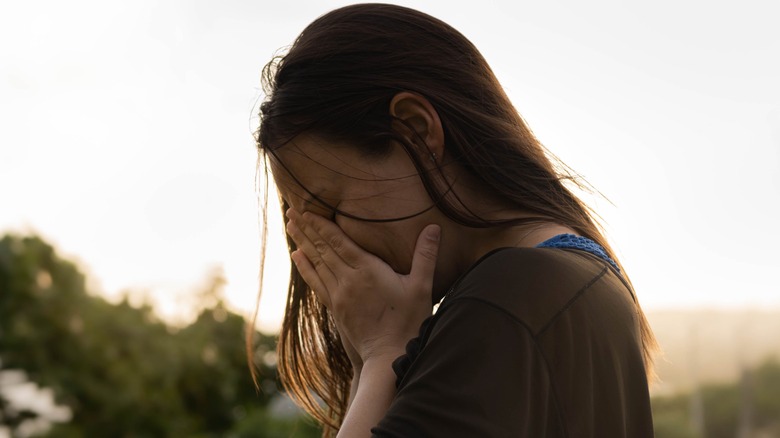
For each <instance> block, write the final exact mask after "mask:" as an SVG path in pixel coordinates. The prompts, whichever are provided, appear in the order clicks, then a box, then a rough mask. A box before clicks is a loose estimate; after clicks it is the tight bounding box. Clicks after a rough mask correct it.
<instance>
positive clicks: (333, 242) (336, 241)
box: [328, 236, 344, 252]
mask: <svg viewBox="0 0 780 438" xmlns="http://www.w3.org/2000/svg"><path fill="white" fill-rule="evenodd" d="M328 242H329V243H330V246H331V248H333V250H334V251H336V252H338V251H340V250H341V249H342V248H343V247H344V239H342V238H341V236H331V237H330V238H329V239H328Z"/></svg>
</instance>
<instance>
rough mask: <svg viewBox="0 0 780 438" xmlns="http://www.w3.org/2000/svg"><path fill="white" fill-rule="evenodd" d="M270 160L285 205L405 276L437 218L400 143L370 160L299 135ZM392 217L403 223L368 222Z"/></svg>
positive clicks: (354, 151) (351, 149)
mask: <svg viewBox="0 0 780 438" xmlns="http://www.w3.org/2000/svg"><path fill="white" fill-rule="evenodd" d="M269 158H270V163H271V172H272V173H273V176H274V180H275V181H276V184H277V187H278V188H279V191H280V193H281V194H282V197H283V198H284V200H285V201H287V203H288V204H289V205H290V206H292V207H293V208H294V209H296V210H298V211H299V212H304V211H310V212H312V213H315V214H319V215H321V216H323V217H326V218H329V219H331V220H333V221H334V222H336V224H338V225H339V226H340V227H341V229H342V230H343V231H344V233H345V234H347V235H348V236H349V237H350V238H351V239H352V240H354V241H355V243H357V244H358V245H359V246H361V247H362V248H363V249H365V250H366V251H368V252H370V253H372V254H374V255H376V256H377V257H379V258H381V259H382V260H384V261H385V262H386V263H388V264H389V265H390V266H391V267H392V268H393V269H394V270H395V271H396V272H398V273H402V274H407V273H408V272H409V270H410V268H411V258H412V254H413V252H414V246H415V243H416V241H417V236H418V235H419V233H420V231H422V229H423V228H424V227H425V226H426V225H428V224H431V223H439V222H440V220H441V218H442V216H441V213H440V212H439V210H438V209H436V208H433V207H432V206H433V201H432V200H431V198H430V197H429V196H428V194H427V192H426V191H425V188H424V187H423V185H422V182H421V180H420V177H419V175H418V173H417V170H416V169H415V167H414V165H413V164H412V162H411V160H410V158H409V157H408V155H407V154H406V152H405V151H404V150H403V148H402V147H401V146H400V145H395V146H394V147H393V148H392V150H391V152H390V153H389V154H387V155H383V156H381V157H371V156H366V155H365V154H363V153H362V152H361V151H360V150H359V149H358V148H356V147H354V146H350V145H343V144H335V143H332V142H328V141H326V140H322V139H320V138H318V137H314V136H309V135H301V136H298V137H296V139H295V140H293V141H292V142H290V143H288V144H287V145H285V146H283V147H281V148H279V149H276V150H275V151H274V152H273V154H269ZM311 195H315V196H316V197H317V198H319V199H321V200H322V201H324V202H325V203H327V204H328V205H329V206H326V205H323V204H322V203H320V202H319V201H317V200H316V199H313V197H312V196H311ZM334 208H335V209H337V210H338V212H334V210H333V209H334ZM341 213H343V214H341ZM334 214H335V215H334ZM345 215H346V216H345ZM349 216H354V217H356V218H361V219H356V218H353V217H349ZM410 216H411V217H410ZM395 218H406V219H401V220H394V221H389V222H371V221H370V220H372V219H373V220H376V219H395Z"/></svg>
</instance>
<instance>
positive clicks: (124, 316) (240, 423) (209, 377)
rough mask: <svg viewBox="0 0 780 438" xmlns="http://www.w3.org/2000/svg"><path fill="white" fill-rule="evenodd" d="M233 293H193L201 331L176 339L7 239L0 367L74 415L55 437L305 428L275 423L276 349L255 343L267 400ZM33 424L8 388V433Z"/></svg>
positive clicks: (218, 284) (2, 252) (34, 247)
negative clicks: (230, 299) (255, 378)
mask: <svg viewBox="0 0 780 438" xmlns="http://www.w3.org/2000/svg"><path fill="white" fill-rule="evenodd" d="M224 283H225V280H224V278H223V277H222V274H221V272H220V271H215V272H213V273H212V274H211V276H210V279H209V281H208V282H207V285H206V287H204V288H203V290H200V291H195V292H193V294H194V296H197V297H198V301H199V303H200V304H199V306H200V312H199V315H198V317H197V319H196V320H195V321H194V322H193V323H191V324H189V325H187V326H185V327H181V328H177V327H172V326H170V325H167V324H165V323H163V322H162V321H160V320H159V319H158V318H157V317H156V316H155V314H154V312H153V309H152V308H151V307H150V306H149V305H148V304H146V305H142V306H140V307H134V306H132V305H130V303H129V302H128V301H127V299H125V300H124V301H123V302H121V303H119V304H116V305H115V304H111V303H108V302H106V301H105V300H104V299H102V298H100V297H98V296H95V295H92V294H90V293H89V291H88V290H87V288H86V282H85V278H84V275H83V274H82V273H81V272H79V269H78V268H77V267H76V265H75V264H73V263H72V262H70V261H67V260H64V259H61V258H60V257H58V256H57V254H56V253H55V251H54V249H53V248H52V247H51V246H50V245H48V244H47V243H46V242H44V241H43V240H42V239H40V238H39V237H36V236H24V237H23V236H16V235H6V236H4V237H3V238H2V239H0V361H2V362H0V364H1V365H0V366H2V368H3V369H5V370H24V372H25V373H26V375H27V377H28V378H29V380H30V381H32V382H35V383H37V384H38V385H40V386H42V387H46V388H51V389H52V390H53V392H54V395H55V399H56V401H57V402H58V403H59V404H61V405H64V406H67V407H68V408H69V409H70V411H71V413H72V418H71V420H70V421H69V422H67V423H64V424H55V425H54V427H53V428H52V429H51V430H50V431H49V432H48V433H47V436H50V437H77V436H124V437H136V436H138V437H141V436H143V437H181V436H188V437H217V436H220V437H221V436H242V437H253V436H256V437H262V436H278V435H267V434H264V432H263V430H264V429H265V428H266V427H267V428H270V429H273V430H281V429H283V428H284V427H297V426H298V424H299V420H298V419H297V418H294V419H288V420H284V421H277V420H276V419H273V418H270V417H269V416H268V415H267V413H266V411H267V409H266V408H267V406H268V403H269V402H270V401H271V400H273V399H274V398H275V397H278V396H279V390H278V385H277V384H276V369H275V363H274V361H273V351H274V345H275V339H274V337H272V336H266V335H263V334H261V333H257V332H256V333H255V336H254V339H255V351H256V354H257V355H258V358H259V359H260V360H258V361H256V362H257V363H258V365H259V368H260V369H259V373H260V376H261V378H262V379H263V380H262V382H263V384H262V388H263V390H262V391H257V390H256V389H255V387H254V384H253V382H252V379H251V376H250V374H249V369H248V367H247V362H246V352H245V346H244V330H245V327H246V325H245V321H244V318H243V317H241V316H240V315H237V314H235V313H232V312H230V311H229V310H227V309H226V308H225V306H224V303H223V301H222V287H223V285H224ZM263 359H265V360H263ZM248 413H249V415H248ZM35 416H36V413H35V412H31V411H26V410H25V411H18V409H15V408H14V407H13V406H12V403H10V401H9V400H8V398H7V397H5V398H4V396H3V392H2V388H1V387H0V425H2V426H5V427H7V428H10V429H11V430H15V429H17V428H18V427H19V426H20V425H21V424H22V423H23V422H24V421H26V420H29V419H31V418H35ZM258 418H260V420H258ZM285 421H286V423H285ZM250 424H251V426H252V427H256V428H258V430H257V431H256V432H257V434H256V435H252V434H251V430H250V427H249V425H250ZM280 424H281V426H280ZM300 424H302V425H303V426H301V427H302V428H303V429H302V430H309V431H314V432H316V428H314V427H312V426H310V425H308V423H306V422H303V423H300ZM280 427H281V429H280ZM270 429H269V430H270ZM233 430H236V431H240V433H239V432H232V431H233ZM309 436H315V435H309Z"/></svg>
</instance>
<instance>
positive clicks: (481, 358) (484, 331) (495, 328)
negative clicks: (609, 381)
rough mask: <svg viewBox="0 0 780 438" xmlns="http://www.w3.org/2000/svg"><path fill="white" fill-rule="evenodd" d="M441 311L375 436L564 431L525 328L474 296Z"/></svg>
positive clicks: (525, 434)
mask: <svg viewBox="0 0 780 438" xmlns="http://www.w3.org/2000/svg"><path fill="white" fill-rule="evenodd" d="M439 312H442V314H441V316H440V318H438V321H436V323H435V325H434V326H433V327H432V331H431V334H430V337H429V338H428V340H427V342H426V344H425V346H424V347H423V348H422V350H421V351H420V353H419V355H418V356H417V358H416V359H415V360H414V362H413V363H412V365H411V367H410V368H409V369H408V372H407V374H406V375H405V376H404V378H403V380H402V382H401V385H400V387H399V390H398V393H397V395H396V397H395V399H394V400H393V403H392V404H391V406H390V408H389V410H388V412H387V414H386V416H385V417H384V418H383V419H382V421H381V422H380V423H379V424H378V425H377V426H376V427H375V428H374V429H372V433H373V436H375V437H453V436H463V437H471V436H473V437H509V436H512V437H542V436H547V437H555V436H559V435H560V427H561V426H560V421H559V419H558V417H557V415H558V414H557V412H558V410H557V409H556V405H555V400H554V393H553V390H552V388H551V385H550V379H549V376H548V373H547V367H546V366H545V361H544V359H543V357H542V355H541V354H540V353H539V351H538V349H537V346H536V344H535V342H534V340H533V338H532V336H531V334H530V333H529V331H528V330H527V328H526V327H525V326H524V325H523V324H522V323H521V322H519V321H518V320H516V319H514V318H513V317H512V316H510V315H509V314H508V313H506V312H505V311H503V310H502V309H500V308H498V307H496V306H494V305H492V304H490V303H488V302H483V301H480V300H479V299H476V298H459V299H457V300H455V301H453V302H451V303H449V305H448V306H447V307H446V309H445V308H442V309H439Z"/></svg>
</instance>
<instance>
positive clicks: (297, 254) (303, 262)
mask: <svg viewBox="0 0 780 438" xmlns="http://www.w3.org/2000/svg"><path fill="white" fill-rule="evenodd" d="M290 258H291V259H292V261H293V263H295V267H296V268H297V269H298V272H299V273H300V274H301V277H303V280H304V281H305V282H306V284H308V285H309V287H310V288H311V289H312V290H313V291H314V293H315V295H317V298H318V299H319V300H320V302H321V303H322V304H324V305H325V307H327V308H329V309H330V308H331V307H330V305H331V301H330V291H329V290H328V288H327V287H325V284H324V283H323V282H322V280H320V276H319V274H318V273H317V270H316V269H315V268H314V265H312V264H311V262H310V261H309V259H308V258H306V255H305V254H304V253H303V251H301V250H296V251H294V252H293V253H292V254H290Z"/></svg>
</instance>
